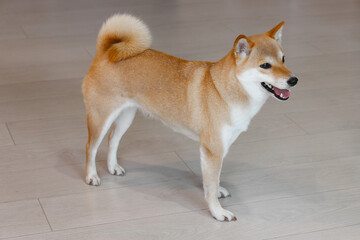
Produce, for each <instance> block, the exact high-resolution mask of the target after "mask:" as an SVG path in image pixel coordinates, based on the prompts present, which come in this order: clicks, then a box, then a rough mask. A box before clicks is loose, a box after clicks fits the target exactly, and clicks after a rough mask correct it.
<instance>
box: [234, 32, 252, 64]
mask: <svg viewBox="0 0 360 240" xmlns="http://www.w3.org/2000/svg"><path fill="white" fill-rule="evenodd" d="M253 46H254V43H253V42H252V41H250V39H248V38H247V37H246V36H245V35H239V36H238V37H237V38H236V40H235V42H234V54H235V58H236V59H237V60H244V59H246V58H247V57H248V56H249V55H250V53H251V49H252V48H253Z"/></svg>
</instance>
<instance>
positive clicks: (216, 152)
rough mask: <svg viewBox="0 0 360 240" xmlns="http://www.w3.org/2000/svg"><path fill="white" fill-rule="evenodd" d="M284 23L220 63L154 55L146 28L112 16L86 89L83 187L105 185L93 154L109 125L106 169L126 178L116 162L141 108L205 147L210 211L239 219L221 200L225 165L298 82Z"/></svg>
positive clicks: (238, 44) (239, 44)
mask: <svg viewBox="0 0 360 240" xmlns="http://www.w3.org/2000/svg"><path fill="white" fill-rule="evenodd" d="M283 24H284V22H281V23H280V24H278V25H277V26H276V27H274V28H273V29H271V30H270V31H268V32H266V33H264V34H260V35H255V36H251V37H246V36H244V35H240V36H238V37H237V38H236V40H235V42H234V44H233V45H232V46H231V47H229V49H230V51H229V53H228V54H227V55H226V56H225V57H223V58H222V59H221V60H220V61H218V62H201V61H186V60H183V59H179V58H176V57H173V56H170V55H167V54H165V53H162V52H159V51H156V50H153V49H150V45H151V35H150V32H149V30H148V28H147V26H146V25H145V24H144V23H143V22H142V21H141V20H139V19H137V18H135V17H133V16H131V15H114V16H112V17H111V18H109V19H108V20H107V21H106V22H105V23H104V24H103V26H102V28H101V30H100V32H99V35H98V40H97V50H96V56H95V58H94V60H93V62H92V64H91V67H90V69H89V72H88V74H87V75H86V77H85V78H84V81H83V86H82V91H83V95H84V102H85V107H86V112H87V125H88V133H89V138H88V142H87V144H86V183H88V184H90V185H100V178H99V176H98V174H97V171H96V165H95V156H96V152H97V149H98V147H99V144H100V142H101V141H102V139H103V138H104V136H105V135H106V134H107V132H108V130H109V129H110V127H112V128H111V129H112V130H111V132H110V134H109V149H108V159H107V165H108V169H109V171H110V173H111V174H114V175H124V173H125V170H124V169H123V168H122V167H121V166H120V165H119V164H118V162H117V149H118V145H119V141H120V139H121V137H122V136H123V134H124V133H125V132H126V130H127V129H128V128H129V126H130V125H131V123H132V121H133V119H134V116H135V113H136V111H137V109H141V110H142V111H144V112H146V113H148V114H150V115H151V116H154V117H155V118H158V119H160V120H161V121H163V122H164V123H165V124H166V125H168V126H170V127H171V128H172V129H174V130H175V131H177V132H180V133H183V134H185V135H186V136H188V137H190V138H191V139H194V140H197V141H199V142H200V159H201V168H202V176H203V187H204V192H205V199H206V201H207V203H208V206H209V209H210V212H211V214H212V215H213V217H214V218H216V219H217V220H219V221H232V220H236V217H235V216H234V214H233V213H231V212H230V211H227V210H225V209H223V208H222V207H221V205H220V203H219V200H218V198H220V197H228V196H229V192H228V191H227V190H226V189H225V188H223V187H221V186H219V182H220V171H221V167H222V162H223V159H224V157H225V156H226V154H227V152H228V149H229V147H230V145H231V144H232V143H233V142H234V141H235V140H236V138H237V137H238V136H239V134H240V133H241V132H244V131H246V130H247V128H248V125H249V123H250V120H251V119H252V118H253V117H254V115H255V114H256V113H257V112H258V111H259V110H260V108H261V107H262V105H263V104H264V103H265V101H266V100H267V99H268V98H269V96H273V97H275V98H276V99H278V100H281V101H284V100H287V99H288V98H289V96H290V91H289V88H290V87H293V86H295V85H296V83H297V81H298V79H297V78H296V77H295V76H293V74H292V73H291V72H290V71H289V70H288V69H287V68H286V67H285V65H284V61H285V58H284V51H283V49H282V47H281V35H282V29H283Z"/></svg>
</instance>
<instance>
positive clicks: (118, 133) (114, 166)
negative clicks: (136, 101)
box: [107, 103, 136, 176]
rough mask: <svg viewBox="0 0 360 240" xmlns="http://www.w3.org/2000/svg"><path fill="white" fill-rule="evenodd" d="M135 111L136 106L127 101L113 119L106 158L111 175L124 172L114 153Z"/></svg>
mask: <svg viewBox="0 0 360 240" xmlns="http://www.w3.org/2000/svg"><path fill="white" fill-rule="evenodd" d="M135 113H136V107H134V106H133V104H130V103H128V104H126V105H125V106H124V108H123V110H121V112H120V114H119V116H118V117H117V118H116V120H115V121H114V124H113V125H114V129H113V131H112V132H111V134H110V140H109V149H108V160H107V164H108V169H109V172H110V173H111V174H113V175H118V176H120V175H124V174H125V170H124V168H122V167H121V166H120V165H119V164H118V161H117V156H116V154H117V149H118V147H119V142H120V140H121V138H122V136H123V135H124V133H125V132H126V131H127V130H128V128H129V127H130V125H131V123H132V122H133V120H134V117H135Z"/></svg>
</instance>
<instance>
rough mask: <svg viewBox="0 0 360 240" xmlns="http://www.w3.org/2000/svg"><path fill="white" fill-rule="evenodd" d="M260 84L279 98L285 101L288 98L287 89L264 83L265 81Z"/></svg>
mask: <svg viewBox="0 0 360 240" xmlns="http://www.w3.org/2000/svg"><path fill="white" fill-rule="evenodd" d="M261 85H262V86H263V87H264V88H265V89H266V90H267V91H268V92H270V93H272V94H273V95H274V97H276V98H277V99H279V100H282V101H285V100H288V99H289V97H290V91H289V90H287V89H279V88H277V87H274V86H273V85H271V84H270V83H266V82H262V83H261Z"/></svg>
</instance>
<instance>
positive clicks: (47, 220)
mask: <svg viewBox="0 0 360 240" xmlns="http://www.w3.org/2000/svg"><path fill="white" fill-rule="evenodd" d="M37 200H38V203H39V205H40V207H41V209H42V211H43V213H44V216H45V219H46V222H47V223H48V225H49V227H50V230H51V232H53V231H54V230H53V228H52V227H51V224H50V221H49V218H48V217H47V215H46V213H45V210H44V207H43V205H42V204H41V201H40V198H38V199H37Z"/></svg>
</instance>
